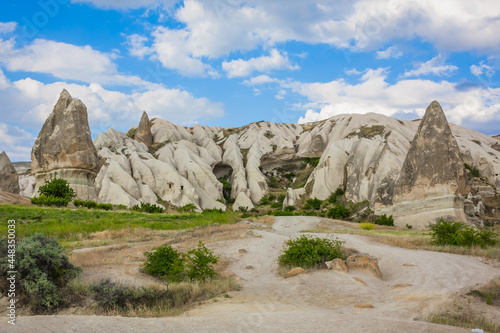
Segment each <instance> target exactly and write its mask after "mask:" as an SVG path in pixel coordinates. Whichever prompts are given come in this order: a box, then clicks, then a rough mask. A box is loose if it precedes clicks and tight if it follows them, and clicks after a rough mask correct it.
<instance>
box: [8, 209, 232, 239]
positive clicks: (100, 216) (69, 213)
mask: <svg viewBox="0 0 500 333" xmlns="http://www.w3.org/2000/svg"><path fill="white" fill-rule="evenodd" d="M8 220H15V221H16V236H17V237H18V238H23V237H24V236H27V235H32V234H34V233H37V232H42V233H44V234H45V235H47V236H51V237H54V238H56V239H57V240H58V241H59V242H61V244H63V245H64V244H65V243H68V242H74V241H77V240H81V239H85V238H86V237H88V236H89V235H90V234H91V233H94V232H99V231H105V230H122V229H133V228H146V229H151V230H182V229H190V228H194V227H201V226H207V225H210V224H214V223H218V224H220V225H222V224H231V223H236V222H237V221H239V218H238V213H237V212H224V213H219V212H205V213H203V214H199V213H192V214H147V213H140V212H132V211H103V210H94V209H86V208H77V209H69V208H48V207H34V206H22V205H5V204H0V228H1V230H3V232H0V236H6V235H7V221H8Z"/></svg>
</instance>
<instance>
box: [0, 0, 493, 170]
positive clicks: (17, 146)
mask: <svg viewBox="0 0 500 333" xmlns="http://www.w3.org/2000/svg"><path fill="white" fill-rule="evenodd" d="M499 71H500V3H499V2H498V1H496V0H482V1H475V2H471V1H468V0H441V1H439V2H436V1H431V0H421V1H418V2H416V1H404V0H336V1H332V0H330V1H312V0H311V1H303V0H287V1H282V0H274V1H269V0H267V1H266V0H254V1H246V2H245V1H239V0H187V1H175V0H142V1H137V0H38V1H37V0H32V1H31V0H26V1H3V2H2V3H1V4H0V101H1V108H0V115H1V117H0V150H5V151H6V152H7V154H8V155H9V156H10V158H11V160H13V161H22V160H29V158H30V151H31V147H32V145H33V143H34V140H35V138H36V136H37V135H38V132H39V131H40V129H41V127H42V125H43V122H44V121H45V119H46V118H47V116H48V114H50V112H51V111H52V108H53V106H54V104H55V102H56V100H57V97H58V95H59V93H60V92H61V90H62V89H63V88H66V89H67V90H68V91H69V92H70V93H71V94H72V96H73V97H77V98H80V99H81V100H82V101H83V102H84V103H85V104H86V105H87V108H88V113H89V122H90V126H91V130H92V136H93V137H94V138H95V137H96V136H97V134H98V133H99V132H101V131H106V130H107V129H108V128H109V127H113V128H116V129H118V130H122V131H126V130H128V128H130V127H131V126H136V125H137V124H138V122H139V120H140V117H141V113H142V111H143V110H145V111H146V112H148V114H149V115H150V117H161V118H162V119H165V120H169V121H171V122H173V123H175V124H181V125H186V126H192V125H194V124H196V123H199V124H206V125H209V126H212V125H217V126H221V127H229V126H242V125H245V124H248V123H250V122H253V121H259V120H266V121H274V122H295V123H296V122H308V121H316V120H321V119H325V118H328V117H331V116H334V115H337V114H341V113H367V112H377V113H382V114H385V115H389V116H396V117H397V118H400V119H415V118H419V117H421V116H422V115H423V112H424V111H425V108H426V107H427V106H428V105H429V104H430V102H431V101H432V100H438V101H439V102H440V103H441V105H442V106H443V108H444V109H445V112H446V114H447V117H448V120H449V121H450V122H453V123H456V124H459V125H462V126H464V127H468V128H473V129H475V130H478V131H480V132H483V133H485V134H488V135H495V134H500V126H499V125H500V85H499V83H498V81H499V80H498V79H499V74H498V72H499Z"/></svg>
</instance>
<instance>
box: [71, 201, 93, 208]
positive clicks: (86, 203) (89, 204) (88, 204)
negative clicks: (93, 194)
mask: <svg viewBox="0 0 500 333" xmlns="http://www.w3.org/2000/svg"><path fill="white" fill-rule="evenodd" d="M73 204H74V205H75V206H76V207H79V206H82V207H85V208H97V202H95V201H92V200H87V201H85V200H73Z"/></svg>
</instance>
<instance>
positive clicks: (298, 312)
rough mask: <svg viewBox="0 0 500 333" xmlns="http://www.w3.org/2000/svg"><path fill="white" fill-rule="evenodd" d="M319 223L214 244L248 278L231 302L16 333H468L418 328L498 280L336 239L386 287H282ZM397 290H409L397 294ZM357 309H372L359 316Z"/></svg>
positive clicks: (304, 280) (436, 260)
mask: <svg viewBox="0 0 500 333" xmlns="http://www.w3.org/2000/svg"><path fill="white" fill-rule="evenodd" d="M317 223H319V219H318V218H316V217H281V218H276V221H275V223H274V225H273V230H254V231H252V233H253V236H250V237H247V238H241V239H237V240H232V241H223V242H218V243H214V244H211V246H210V247H211V249H213V250H214V251H215V252H216V253H218V254H224V255H225V256H226V257H229V259H230V260H231V264H230V266H229V268H228V269H229V270H231V271H232V272H234V273H235V274H236V275H238V276H240V277H241V278H243V280H242V282H241V284H242V290H241V291H239V292H234V293H231V295H232V298H219V299H218V301H217V302H213V301H211V302H208V303H207V304H205V305H203V306H201V307H198V308H196V309H193V310H191V311H189V312H187V313H185V314H183V315H181V316H178V317H171V318H159V319H141V318H122V317H97V316H33V317H21V318H19V319H18V325H17V326H16V329H15V330H12V331H16V332H153V331H155V332H277V331H280V332H302V331H315V332H470V330H464V329H459V328H454V327H448V326H441V325H435V324H430V323H426V322H422V321H420V320H422V319H423V318H425V316H427V315H428V314H430V313H435V312H437V311H439V310H440V307H441V306H442V304H444V303H445V302H446V300H447V299H448V295H450V294H451V293H452V292H456V291H457V290H460V289H462V288H465V287H472V286H475V285H476V284H477V285H481V284H484V283H487V282H488V281H490V280H491V279H493V278H494V277H497V276H500V271H499V270H497V269H494V268H492V267H490V266H487V265H485V264H482V263H480V262H479V261H477V260H475V259H473V258H470V257H465V256H459V255H453V254H447V253H438V252H429V251H416V250H407V249H401V248H395V247H391V246H387V245H383V244H379V243H376V242H374V241H372V240H370V239H367V238H365V237H363V236H357V235H346V234H339V235H337V237H338V238H339V239H340V240H342V241H344V242H345V243H346V245H347V246H348V247H353V248H355V249H357V250H358V251H360V252H364V253H369V254H370V255H372V256H375V257H377V258H378V259H379V266H380V269H381V270H382V272H383V274H384V280H379V279H377V278H375V277H373V276H372V275H370V274H369V273H365V272H362V271H351V272H350V273H349V274H344V273H340V272H334V271H326V270H318V271H314V272H311V273H308V274H304V275H299V276H297V277H294V278H289V279H283V278H282V277H280V276H279V275H278V273H277V269H278V267H277V265H276V258H277V257H278V255H279V252H280V250H281V248H282V246H283V243H284V241H286V240H287V239H289V237H292V236H295V235H297V234H298V232H299V231H300V230H305V229H312V228H313V227H314V226H315V225H317ZM240 249H244V250H246V253H241V252H244V251H241V252H240ZM249 266H251V267H252V268H250V267H249ZM354 277H356V278H358V279H361V280H362V281H363V282H364V283H365V284H363V283H362V282H359V281H356V280H355V279H354ZM397 284H405V285H406V287H399V288H394V286H395V285H397ZM356 304H371V305H373V306H374V308H373V309H354V305H356ZM6 329H7V327H6V321H4V322H2V323H0V332H3V331H6ZM9 331H10V330H9Z"/></svg>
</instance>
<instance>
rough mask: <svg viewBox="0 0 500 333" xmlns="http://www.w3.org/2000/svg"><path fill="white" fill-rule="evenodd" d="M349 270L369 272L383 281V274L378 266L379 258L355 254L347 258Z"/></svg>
mask: <svg viewBox="0 0 500 333" xmlns="http://www.w3.org/2000/svg"><path fill="white" fill-rule="evenodd" d="M345 264H346V266H347V269H348V270H349V271H350V270H356V269H357V270H367V271H369V272H370V273H372V274H373V275H374V276H375V277H376V278H378V279H380V280H383V278H384V277H383V275H382V272H381V271H380V268H379V266H378V260H377V258H374V257H371V256H369V255H366V254H355V255H352V256H350V257H349V258H347V260H346V262H345Z"/></svg>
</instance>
